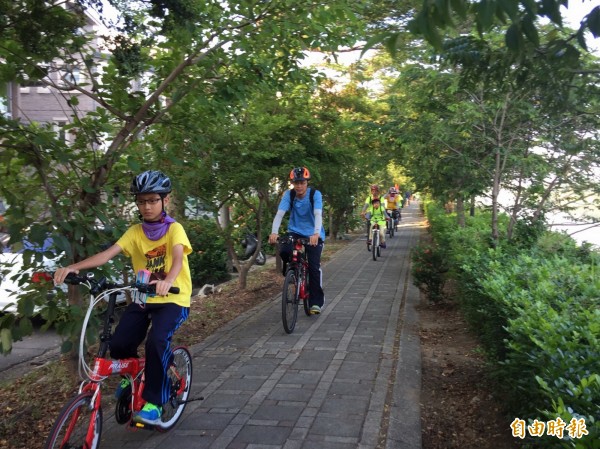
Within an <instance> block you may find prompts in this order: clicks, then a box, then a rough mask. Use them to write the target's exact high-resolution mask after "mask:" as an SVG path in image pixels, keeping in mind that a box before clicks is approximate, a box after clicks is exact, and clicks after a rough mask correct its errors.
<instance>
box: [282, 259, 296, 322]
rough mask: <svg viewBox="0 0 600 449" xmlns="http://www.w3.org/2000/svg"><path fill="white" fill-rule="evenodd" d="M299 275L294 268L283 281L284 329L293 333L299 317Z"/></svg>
mask: <svg viewBox="0 0 600 449" xmlns="http://www.w3.org/2000/svg"><path fill="white" fill-rule="evenodd" d="M298 293H299V291H298V277H297V276H296V272H295V271H294V270H288V272H287V273H286V275H285V280H284V281H283V293H282V294H281V319H282V321H283V329H284V330H285V331H286V332H287V333H288V334H291V333H292V332H294V328H295V327H296V320H297V319H298V300H299V298H298Z"/></svg>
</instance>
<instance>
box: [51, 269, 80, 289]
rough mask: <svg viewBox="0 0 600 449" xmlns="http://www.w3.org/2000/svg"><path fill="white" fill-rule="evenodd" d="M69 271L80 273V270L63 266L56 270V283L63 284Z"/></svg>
mask: <svg viewBox="0 0 600 449" xmlns="http://www.w3.org/2000/svg"><path fill="white" fill-rule="evenodd" d="M69 273H75V274H79V270H77V269H74V268H71V267H63V268H59V269H58V270H56V271H55V272H54V285H60V284H62V283H63V282H64V281H65V278H66V277H67V276H68V274H69Z"/></svg>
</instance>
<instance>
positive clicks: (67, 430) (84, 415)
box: [44, 391, 102, 449]
mask: <svg viewBox="0 0 600 449" xmlns="http://www.w3.org/2000/svg"><path fill="white" fill-rule="evenodd" d="M93 396H94V393H93V392H92V391H86V392H84V393H80V394H78V395H77V396H75V397H74V398H73V399H71V400H70V401H69V402H67V404H66V405H65V406H64V407H63V409H62V410H61V411H60V413H59V414H58V418H56V421H55V422H54V425H53V426H52V429H51V430H50V435H48V438H47V439H46V444H45V445H44V449H61V448H79V447H85V448H89V449H97V448H98V446H99V445H100V435H101V434H102V407H100V406H99V407H98V409H97V410H94V409H91V408H90V404H91V402H92V397H93ZM99 399H100V397H99V396H98V398H97V399H96V400H99Z"/></svg>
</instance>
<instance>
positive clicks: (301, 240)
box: [277, 235, 320, 245]
mask: <svg viewBox="0 0 600 449" xmlns="http://www.w3.org/2000/svg"><path fill="white" fill-rule="evenodd" d="M319 240H320V239H319ZM277 241H278V242H279V243H287V242H291V243H294V242H298V243H302V244H303V245H308V244H309V243H310V239H308V238H306V237H294V236H293V235H285V236H282V237H277Z"/></svg>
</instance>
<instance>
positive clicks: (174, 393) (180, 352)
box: [156, 346, 192, 432]
mask: <svg viewBox="0 0 600 449" xmlns="http://www.w3.org/2000/svg"><path fill="white" fill-rule="evenodd" d="M167 376H168V377H169V384H170V386H171V396H170V398H169V401H168V402H167V403H166V404H163V414H162V416H161V420H162V422H163V423H162V424H161V425H160V426H157V427H156V430H158V431H159V432H167V431H169V430H171V429H172V428H173V426H174V425H175V424H176V423H177V421H179V418H181V415H182V414H183V410H184V409H185V406H186V405H187V399H188V397H189V395H190V390H191V389H192V355H191V354H190V351H188V349H187V348H185V347H183V346H178V347H176V348H175V349H173V362H171V366H170V367H169V371H168V372H167Z"/></svg>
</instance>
